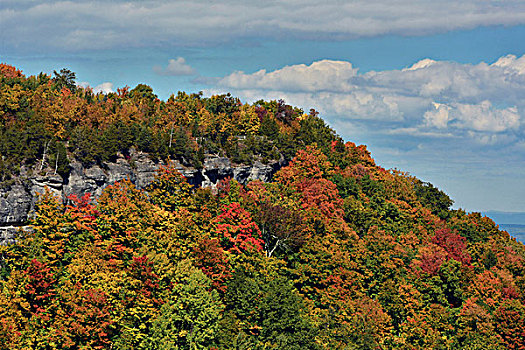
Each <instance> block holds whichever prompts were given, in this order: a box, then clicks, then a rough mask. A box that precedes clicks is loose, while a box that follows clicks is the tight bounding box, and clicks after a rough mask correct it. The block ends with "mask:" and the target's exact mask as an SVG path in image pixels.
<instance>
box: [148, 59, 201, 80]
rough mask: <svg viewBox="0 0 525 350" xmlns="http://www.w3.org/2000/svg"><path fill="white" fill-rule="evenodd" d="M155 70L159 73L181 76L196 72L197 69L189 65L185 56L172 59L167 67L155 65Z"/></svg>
mask: <svg viewBox="0 0 525 350" xmlns="http://www.w3.org/2000/svg"><path fill="white" fill-rule="evenodd" d="M153 70H154V71H155V73H157V74H159V75H171V76H180V75H194V74H196V71H195V69H193V68H192V67H191V66H190V65H188V64H187V63H186V60H185V59H184V58H183V57H177V58H176V59H170V60H169V62H168V66H167V67H166V68H162V67H160V66H155V67H153Z"/></svg>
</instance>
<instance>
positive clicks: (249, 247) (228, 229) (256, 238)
mask: <svg viewBox="0 0 525 350" xmlns="http://www.w3.org/2000/svg"><path fill="white" fill-rule="evenodd" d="M215 221H216V222H217V234H218V236H219V237H220V238H221V239H222V242H221V243H222V244H223V247H225V248H226V249H227V250H228V251H230V252H233V253H239V254H240V253H242V252H249V251H253V250H255V251H258V252H260V251H262V250H263V246H264V241H263V240H262V239H261V238H260V237H261V230H259V227H258V226H257V224H256V223H255V222H254V221H253V219H252V217H251V215H250V213H249V212H247V211H246V210H244V209H243V208H242V207H241V205H240V204H239V203H231V204H230V205H228V206H227V207H226V208H224V209H223V211H222V214H221V215H219V216H218V217H217V218H216V219H215Z"/></svg>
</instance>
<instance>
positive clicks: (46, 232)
mask: <svg viewBox="0 0 525 350" xmlns="http://www.w3.org/2000/svg"><path fill="white" fill-rule="evenodd" d="M71 79H74V75H73V76H72V75H71V72H67V71H63V72H61V73H55V77H51V76H48V75H46V74H40V75H38V76H36V77H35V76H32V77H25V76H24V75H23V74H22V72H20V71H19V70H18V69H16V68H15V67H12V66H8V65H5V64H3V65H0V86H1V88H0V120H1V129H0V151H1V154H2V157H1V159H0V177H1V178H0V181H3V182H9V181H13V179H15V178H16V176H17V175H18V174H20V172H21V170H23V168H24V167H25V168H27V169H33V171H40V170H42V166H40V164H41V163H45V164H44V165H43V166H48V167H52V168H53V167H55V169H56V171H57V172H58V173H60V174H63V175H65V174H67V172H68V171H69V170H68V169H69V162H70V161H73V160H74V161H80V162H82V163H84V164H86V165H89V164H96V163H103V162H108V161H111V160H112V159H115V157H116V156H117V154H123V155H126V154H127V153H128V152H130V150H131V149H132V148H134V149H136V150H139V151H142V152H145V153H147V154H149V155H150V156H151V157H152V158H154V159H158V160H167V159H177V160H180V161H181V162H183V163H185V164H187V165H189V166H195V167H199V166H202V161H203V159H204V157H205V156H206V155H212V154H218V155H224V156H227V157H229V158H230V159H232V161H234V162H238V163H250V162H253V161H255V160H260V161H262V162H268V161H270V160H276V159H279V158H281V157H283V158H284V159H287V160H289V164H288V165H287V166H285V167H283V168H282V169H280V170H279V171H278V172H277V173H276V174H275V176H274V179H273V181H272V182H269V183H263V182H260V181H252V182H250V183H248V184H246V185H242V184H239V183H238V182H236V181H234V180H231V179H226V180H223V181H221V183H220V184H219V185H218V186H217V188H216V189H215V190H212V189H210V188H196V187H194V186H191V185H190V184H188V182H187V181H186V179H185V178H184V177H183V176H182V175H181V174H180V173H178V172H177V170H176V169H175V168H174V167H173V166H171V165H170V164H171V163H170V162H165V163H164V164H165V165H162V166H160V167H159V170H158V171H157V174H156V177H155V180H154V181H153V182H152V183H151V184H150V185H149V186H148V187H147V188H145V189H138V188H137V187H135V185H134V184H133V183H131V182H130V181H121V182H118V183H115V184H114V185H112V186H109V187H107V188H106V189H105V191H104V193H103V194H102V196H101V197H100V198H98V199H97V200H96V201H93V200H92V198H90V196H89V194H88V195H85V196H82V197H77V196H71V197H70V198H69V200H68V202H67V203H66V204H64V203H63V202H62V201H61V200H60V199H59V198H56V197H54V196H53V195H52V194H51V192H46V193H43V194H41V196H40V199H39V201H38V203H37V208H36V214H35V215H34V217H33V218H32V219H31V221H30V223H29V224H30V226H31V229H30V230H25V231H20V232H19V233H18V235H17V237H16V243H15V244H12V245H8V246H1V247H0V254H1V256H2V265H1V270H0V349H107V348H112V349H383V348H384V349H523V348H525V269H524V263H525V247H524V245H523V244H521V243H519V242H517V241H516V240H515V239H513V238H511V237H510V236H509V235H508V233H507V232H505V231H501V230H499V228H498V226H497V225H496V224H495V223H494V222H493V221H492V220H491V219H490V218H487V217H483V216H481V215H480V214H479V213H470V214H467V213H466V212H465V211H463V210H453V209H451V205H452V200H451V199H450V198H449V197H448V196H447V195H446V194H445V193H444V192H443V191H441V190H439V189H437V188H436V187H434V186H433V185H432V184H429V183H426V182H423V181H421V180H419V179H417V178H415V177H413V176H410V175H409V174H407V173H403V172H400V171H396V170H386V169H384V168H382V167H380V166H378V165H376V164H375V162H374V160H373V159H372V158H371V156H370V153H369V152H368V151H367V149H366V147H365V146H363V145H361V146H357V145H355V144H354V143H352V142H346V143H345V142H344V141H343V140H342V139H341V138H340V137H339V136H338V135H337V134H336V132H335V131H334V130H332V129H331V128H330V127H328V126H327V125H326V123H325V122H324V121H323V120H322V119H321V118H320V117H319V115H318V114H317V112H315V111H314V110H311V111H310V112H309V113H304V111H303V110H302V109H300V108H297V107H292V106H289V105H287V104H286V103H284V102H283V101H269V102H267V101H257V102H256V103H254V104H243V103H242V102H241V101H240V100H239V99H237V98H235V97H233V96H231V95H229V94H226V95H217V96H211V97H203V96H202V95H201V94H186V93H184V92H179V93H178V94H177V95H173V96H171V97H170V98H169V99H168V100H167V101H165V102H164V101H161V100H159V99H158V98H157V96H156V95H155V94H154V92H153V90H152V89H151V87H149V86H147V85H144V84H140V85H138V86H137V87H135V88H133V89H130V88H123V89H119V90H118V92H117V93H109V94H102V93H98V94H95V93H93V91H91V90H90V89H86V88H82V87H78V86H75V87H74V88H72V86H71V85H68V84H69V83H71ZM44 154H45V155H46V156H44ZM42 159H44V161H42Z"/></svg>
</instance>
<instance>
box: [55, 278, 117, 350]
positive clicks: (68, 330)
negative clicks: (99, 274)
mask: <svg viewBox="0 0 525 350" xmlns="http://www.w3.org/2000/svg"><path fill="white" fill-rule="evenodd" d="M73 289H74V292H76V293H74V295H75V296H76V299H75V300H74V301H73V302H72V303H71V304H70V310H69V312H68V314H67V318H66V319H65V321H66V327H65V328H64V329H59V330H58V331H57V332H58V335H59V336H62V337H63V341H64V346H65V347H66V348H77V347H78V348H82V345H84V344H85V345H88V346H86V348H88V347H89V348H92V349H108V348H110V347H111V340H110V336H111V332H112V329H111V328H112V325H113V323H114V321H113V320H112V319H111V306H110V303H109V302H108V300H107V296H106V294H105V293H104V292H103V291H101V290H100V289H88V290H85V291H82V290H80V285H76V286H75V287H74V288H73Z"/></svg>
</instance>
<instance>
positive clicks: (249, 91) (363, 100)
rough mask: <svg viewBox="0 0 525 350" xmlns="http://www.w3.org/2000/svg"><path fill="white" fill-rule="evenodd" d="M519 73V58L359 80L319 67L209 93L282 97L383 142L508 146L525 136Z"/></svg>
mask: <svg viewBox="0 0 525 350" xmlns="http://www.w3.org/2000/svg"><path fill="white" fill-rule="evenodd" d="M523 68H525V56H523V57H520V58H518V57H515V56H505V57H502V58H500V59H499V60H497V61H496V62H495V63H493V64H491V65H489V64H486V63H484V62H481V63H479V64H475V65H472V64H459V63H455V62H446V61H434V60H431V59H424V60H422V61H419V62H416V63H415V64H414V65H412V66H411V67H409V68H406V69H402V70H390V71H381V72H374V71H372V72H367V73H364V74H359V73H358V69H357V68H356V67H354V66H353V65H352V64H351V63H350V62H345V61H329V60H323V61H318V62H314V63H312V64H310V65H305V64H299V65H294V66H287V67H284V68H282V69H277V70H274V71H266V70H260V71H257V72H254V73H251V74H250V73H245V72H235V73H232V74H230V75H228V76H225V77H223V78H219V79H217V80H216V85H215V87H214V89H212V90H210V91H207V93H215V92H227V91H228V92H233V93H235V94H237V95H238V96H240V97H241V98H243V99H245V100H248V101H254V100H257V99H260V98H264V99H279V98H283V99H285V100H286V101H287V102H288V103H291V104H294V105H298V106H302V107H304V108H310V107H312V108H315V109H317V110H318V111H320V112H321V113H322V114H323V115H324V116H327V117H328V118H331V119H333V120H341V121H342V120H349V121H361V122H363V123H365V124H366V123H368V124H367V125H368V126H369V128H371V129H373V131H374V132H383V133H384V134H385V135H394V134H405V135H412V136H418V137H433V138H435V137H443V138H449V137H452V136H456V137H463V138H471V139H473V140H476V142H477V143H478V144H487V145H488V144H506V143H508V142H514V141H515V140H518V139H519V138H520V135H523V134H525V128H524V126H525V100H524V99H523V98H522V96H524V95H525V69H523ZM381 130H383V131H381ZM495 134H498V135H495ZM509 140H510V141H509ZM512 140H514V141H512Z"/></svg>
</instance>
